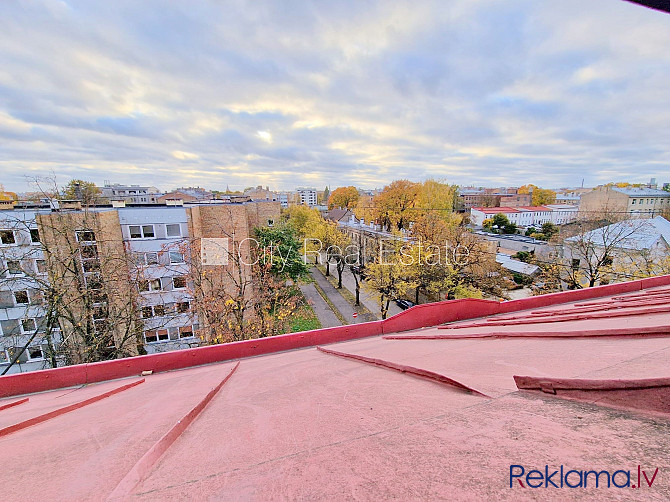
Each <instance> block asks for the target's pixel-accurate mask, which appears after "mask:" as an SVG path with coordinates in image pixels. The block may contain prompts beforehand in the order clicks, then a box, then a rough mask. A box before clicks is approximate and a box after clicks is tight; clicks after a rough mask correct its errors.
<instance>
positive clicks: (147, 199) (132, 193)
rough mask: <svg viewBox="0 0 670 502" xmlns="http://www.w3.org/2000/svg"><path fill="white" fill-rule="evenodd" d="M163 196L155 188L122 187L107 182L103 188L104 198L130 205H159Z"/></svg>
mask: <svg viewBox="0 0 670 502" xmlns="http://www.w3.org/2000/svg"><path fill="white" fill-rule="evenodd" d="M161 195H163V194H162V193H161V191H160V190H159V189H158V188H156V187H154V186H140V185H120V184H119V183H113V184H112V183H110V182H108V181H106V182H105V185H104V186H103V187H102V196H103V197H105V198H107V199H110V200H112V199H114V200H124V201H126V202H127V203H129V204H157V203H158V198H159V197H160V196H161Z"/></svg>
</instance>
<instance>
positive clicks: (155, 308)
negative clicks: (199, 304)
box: [142, 301, 191, 319]
mask: <svg viewBox="0 0 670 502" xmlns="http://www.w3.org/2000/svg"><path fill="white" fill-rule="evenodd" d="M190 310H191V303H190V302H188V301H184V302H177V303H175V304H174V305H164V304H161V305H146V306H144V307H142V318H143V319H151V318H152V317H162V316H164V315H166V314H175V313H176V314H185V313H187V312H189V311H190Z"/></svg>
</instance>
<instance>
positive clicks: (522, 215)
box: [470, 204, 578, 227]
mask: <svg viewBox="0 0 670 502" xmlns="http://www.w3.org/2000/svg"><path fill="white" fill-rule="evenodd" d="M577 210H578V208H577V206H569V205H565V204H548V205H546V206H516V207H473V208H472V209H471V210H470V218H471V222H472V224H473V225H474V226H476V227H481V226H482V225H483V223H484V220H486V219H490V218H493V217H494V216H495V215H496V214H504V215H505V216H507V219H508V220H509V221H510V222H511V223H514V224H515V225H518V226H520V227H539V226H542V225H543V224H544V223H549V222H551V223H555V224H557V225H563V224H565V223H569V222H570V221H573V220H574V219H575V218H576V217H577Z"/></svg>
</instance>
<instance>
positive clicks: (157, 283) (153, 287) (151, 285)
mask: <svg viewBox="0 0 670 502" xmlns="http://www.w3.org/2000/svg"><path fill="white" fill-rule="evenodd" d="M139 288H140V292H142V293H145V292H148V291H160V290H161V289H162V288H161V280H160V279H151V280H144V281H140V282H139Z"/></svg>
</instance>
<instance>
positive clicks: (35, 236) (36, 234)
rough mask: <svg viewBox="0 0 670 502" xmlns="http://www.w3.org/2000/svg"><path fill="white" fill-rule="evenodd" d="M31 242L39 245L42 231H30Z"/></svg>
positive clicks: (33, 229) (34, 229)
mask: <svg viewBox="0 0 670 502" xmlns="http://www.w3.org/2000/svg"><path fill="white" fill-rule="evenodd" d="M30 242H32V243H34V244H39V242H40V231H39V230H38V229H36V228H31V229H30Z"/></svg>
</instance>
